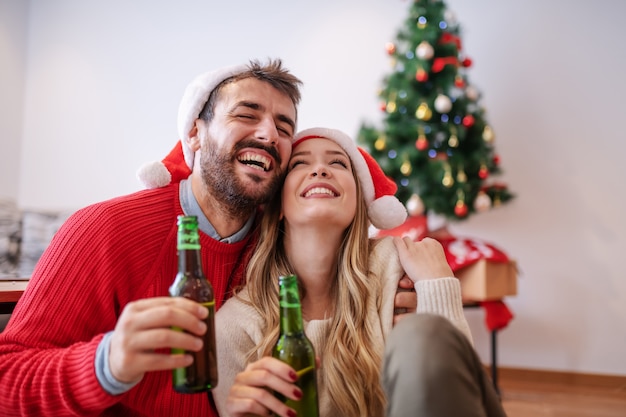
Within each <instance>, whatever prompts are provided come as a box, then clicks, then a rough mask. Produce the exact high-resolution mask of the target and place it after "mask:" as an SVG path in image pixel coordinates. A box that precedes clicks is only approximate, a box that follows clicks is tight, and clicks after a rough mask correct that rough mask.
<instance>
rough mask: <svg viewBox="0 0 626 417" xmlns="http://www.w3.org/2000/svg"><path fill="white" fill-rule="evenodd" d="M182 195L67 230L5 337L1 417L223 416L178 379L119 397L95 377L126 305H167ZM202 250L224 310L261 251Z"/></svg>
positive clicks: (149, 379) (102, 209) (206, 245)
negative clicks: (176, 385) (181, 390)
mask: <svg viewBox="0 0 626 417" xmlns="http://www.w3.org/2000/svg"><path fill="white" fill-rule="evenodd" d="M178 186H179V184H178V183H177V184H173V185H170V186H167V187H164V188H157V189H154V190H146V191H140V192H137V193H134V194H131V195H129V196H124V197H119V198H116V199H113V200H109V201H106V202H103V203H98V204H95V205H92V206H89V207H86V208H84V209H82V210H79V211H78V212H76V213H75V214H74V215H72V216H71V217H70V218H69V219H68V220H67V222H66V223H65V224H64V225H63V226H62V227H61V228H60V229H59V231H58V232H57V234H56V235H55V237H54V239H53V240H52V242H51V244H50V246H49V247H48V249H47V250H46V252H45V253H44V254H43V256H42V257H41V260H40V261H39V263H38V264H37V267H36V268H35V271H34V273H33V276H32V278H31V281H30V283H29V284H28V287H27V289H26V291H25V293H24V295H23V296H22V298H21V299H20V301H19V303H18V304H17V306H16V309H15V311H14V313H13V316H12V317H11V321H10V323H9V326H8V327H7V328H6V329H5V331H4V332H2V333H0V398H1V399H2V400H1V401H0V415H1V416H38V417H39V416H61V415H102V416H173V415H181V416H203V417H210V416H217V412H215V411H214V410H212V408H211V405H210V404H209V401H208V399H207V395H206V394H193V395H190V394H178V393H176V392H175V391H174V390H173V389H172V380H171V374H172V373H171V371H161V372H149V373H147V374H146V375H145V376H144V378H143V380H142V381H141V382H140V383H139V384H138V385H137V386H135V387H134V388H133V389H131V390H130V391H129V392H127V393H125V394H122V395H119V396H111V395H109V394H108V393H106V392H105V391H104V390H103V389H102V388H101V387H100V384H99V383H98V381H97V379H96V373H95V368H94V358H95V352H96V348H97V346H98V343H99V342H100V340H101V339H102V336H103V334H104V333H106V332H108V331H111V330H113V329H114V328H115V324H116V323H117V320H118V318H119V315H120V313H121V311H122V309H123V308H124V306H125V305H126V304H128V303H129V302H130V301H133V300H137V299H141V298H146V297H155V296H167V295H168V287H169V286H170V284H171V283H172V281H173V279H174V276H175V274H176V271H177V266H178V260H177V255H176V232H177V226H176V216H177V215H179V214H183V212H182V209H181V207H180V203H179V199H178V191H179V187H178ZM200 241H201V245H202V262H203V265H204V270H205V273H206V276H207V277H208V278H209V280H211V282H212V284H213V287H214V291H215V297H216V304H217V306H218V307H219V306H220V305H221V304H222V302H223V301H224V298H225V296H226V293H227V289H228V288H227V287H228V284H227V281H228V279H229V277H231V274H232V277H233V281H234V282H233V283H232V285H235V284H237V283H239V282H240V280H241V278H242V277H243V272H244V270H243V266H244V265H245V264H246V263H247V259H242V254H243V253H245V255H243V257H244V258H246V257H247V253H248V252H247V251H248V250H249V248H253V247H254V245H253V243H254V242H253V241H252V240H251V239H245V240H244V241H242V242H239V243H235V244H226V243H220V242H217V241H215V240H213V239H211V238H210V237H208V236H207V235H205V234H204V233H201V234H200ZM244 251H246V252H244ZM233 266H235V268H236V269H235V270H233Z"/></svg>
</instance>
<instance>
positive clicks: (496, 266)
mask: <svg viewBox="0 0 626 417" xmlns="http://www.w3.org/2000/svg"><path fill="white" fill-rule="evenodd" d="M455 276H456V277H457V278H458V279H459V281H460V282H461V295H462V297H463V300H465V301H487V300H500V299H502V298H503V297H506V296H508V295H515V294H517V264H516V262H515V261H512V260H510V261H508V262H491V261H488V260H486V259H480V260H478V261H477V262H474V263H473V264H471V265H468V266H466V267H463V268H461V269H459V270H457V271H456V272H455Z"/></svg>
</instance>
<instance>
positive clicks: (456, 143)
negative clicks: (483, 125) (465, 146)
mask: <svg viewBox="0 0 626 417" xmlns="http://www.w3.org/2000/svg"><path fill="white" fill-rule="evenodd" d="M448 146H449V147H451V148H456V147H457V146H459V138H458V137H457V136H456V128H455V127H454V126H451V127H450V138H448Z"/></svg>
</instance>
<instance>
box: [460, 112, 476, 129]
mask: <svg viewBox="0 0 626 417" xmlns="http://www.w3.org/2000/svg"><path fill="white" fill-rule="evenodd" d="M474 122H475V120H474V116H472V115H471V114H468V115H467V116H465V117H464V118H463V122H462V123H463V126H465V127H472V126H474Z"/></svg>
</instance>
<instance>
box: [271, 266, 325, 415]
mask: <svg viewBox="0 0 626 417" xmlns="http://www.w3.org/2000/svg"><path fill="white" fill-rule="evenodd" d="M278 285H279V291H280V335H279V337H278V342H276V345H274V348H273V350H272V356H273V357H275V358H278V359H280V360H281V361H283V362H286V363H288V364H289V365H290V366H291V367H292V368H293V369H294V370H295V371H296V373H297V375H298V380H297V381H296V385H297V386H298V387H299V388H300V389H301V390H302V398H301V399H300V400H299V401H294V400H291V399H288V398H285V397H284V396H283V395H281V394H276V396H277V398H279V399H280V400H281V401H283V402H284V403H285V404H287V405H288V406H289V407H291V408H293V409H294V410H295V411H296V413H297V414H298V417H317V416H318V415H319V414H318V402H317V380H316V378H315V351H314V349H313V344H312V343H311V341H310V340H309V339H308V338H307V337H306V335H305V334H304V326H303V324H302V310H301V306H300V295H299V293H298V280H297V278H296V276H295V275H287V276H281V277H279V280H278Z"/></svg>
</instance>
